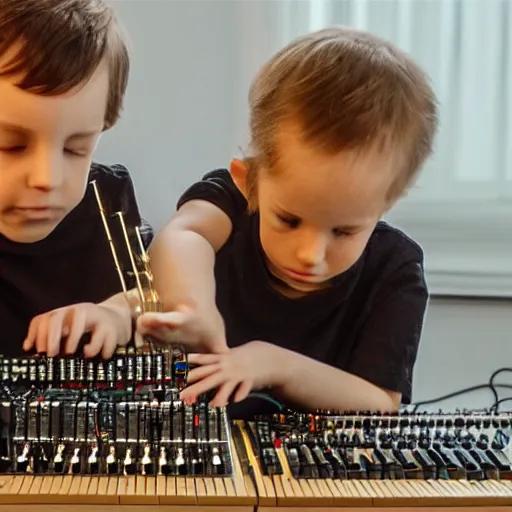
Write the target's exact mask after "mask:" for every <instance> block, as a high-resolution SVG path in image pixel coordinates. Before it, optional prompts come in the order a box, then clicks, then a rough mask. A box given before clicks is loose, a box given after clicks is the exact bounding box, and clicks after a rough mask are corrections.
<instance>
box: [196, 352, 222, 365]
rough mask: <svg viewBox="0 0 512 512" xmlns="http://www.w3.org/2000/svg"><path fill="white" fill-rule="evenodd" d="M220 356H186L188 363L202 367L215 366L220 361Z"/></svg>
mask: <svg viewBox="0 0 512 512" xmlns="http://www.w3.org/2000/svg"><path fill="white" fill-rule="evenodd" d="M221 359H222V355H221V354H189V355H188V362H189V363H191V364H198V365H204V364H209V365H210V364H215V363H218V362H219V361H221Z"/></svg>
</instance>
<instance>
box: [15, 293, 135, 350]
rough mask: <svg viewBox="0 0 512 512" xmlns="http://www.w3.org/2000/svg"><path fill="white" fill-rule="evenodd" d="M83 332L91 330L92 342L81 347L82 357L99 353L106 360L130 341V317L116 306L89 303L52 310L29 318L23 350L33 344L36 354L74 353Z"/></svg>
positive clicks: (29, 348) (31, 346)
mask: <svg viewBox="0 0 512 512" xmlns="http://www.w3.org/2000/svg"><path fill="white" fill-rule="evenodd" d="M85 333H91V341H90V343H88V344H86V345H85V346H84V349H83V353H84V356H85V357H94V356H96V355H98V354H99V353H100V352H101V354H102V356H103V357H104V358H105V359H107V358H109V357H112V355H113V353H114V351H115V350H116V348H117V346H119V345H126V344H127V343H128V342H129V341H130V338H131V334H132V332H131V319H130V318H128V317H127V316H126V315H123V314H122V313H121V312H120V311H117V310H116V309H115V308H110V307H108V306H103V305H99V304H92V303H81V304H74V305H72V306H66V307H63V308H59V309H55V310H53V311H49V312H47V313H43V314H41V315H38V316H36V317H34V318H33V319H32V321H31V322H30V326H29V329H28V334H27V338H26V339H25V341H24V343H23V349H24V350H31V349H32V348H34V347H35V348H36V350H37V352H38V353H45V354H46V355H47V356H48V357H54V356H56V355H58V354H59V353H61V352H64V353H65V354H74V353H75V352H76V350H77V348H78V344H79V342H80V339H81V337H82V336H83V335H84V334H85ZM63 338H65V342H64V345H63V347H62V349H61V343H62V339H63Z"/></svg>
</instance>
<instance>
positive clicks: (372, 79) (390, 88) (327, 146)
mask: <svg viewBox="0 0 512 512" xmlns="http://www.w3.org/2000/svg"><path fill="white" fill-rule="evenodd" d="M249 104H250V131H251V146H250V149H251V154H250V155H249V156H250V158H249V159H248V160H247V163H248V167H249V176H248V191H247V192H248V196H249V198H251V197H254V194H255V192H256V188H255V183H256V175H257V169H258V168H260V167H261V166H263V167H265V168H267V169H269V170H271V169H272V167H273V166H275V164H276V161H277V159H278V155H277V154H276V153H277V149H276V131H277V130H278V129H279V127H280V126H282V125H283V123H286V122H293V123H297V125H298V127H299V129H300V131H301V133H302V136H303V141H304V142H305V143H307V144H312V145H314V146H315V147H318V148H319V149H321V150H323V151H325V152H326V153H327V154H333V155H334V154H337V153H339V152H341V151H343V150H347V149H348V150H357V151H361V150H365V149H370V148H374V147H377V148H379V149H380V150H383V149H385V148H389V149H391V151H392V152H393V154H397V155H399V156H400V158H401V160H400V166H399V169H398V170H397V176H396V178H395V180H394V183H393V184H392V186H391V190H389V192H388V198H389V200H390V201H392V200H394V199H396V198H398V197H399V196H400V195H401V194H403V193H404V192H405V190H406V189H407V188H408V187H409V186H410V185H411V183H412V182H413V181H414V178H415V177H416V176H417V174H418V172H419V170H420V168H421V166H422V165H423V163H424V162H425V160H426V159H427V158H428V156H429V155H430V154H431V152H432V146H433V139H434V135H435V132H436V129H437V115H438V114H437V101H436V98H435V95H434V93H433V91H432V89H431V87H430V85H429V82H428V79H427V77H426V75H425V73H424V72H423V71H422V69H421V68H420V67H419V66H418V65H417V64H415V63H414V61H413V60H412V59H411V58H410V57H409V56H408V55H406V54H405V53H404V52H403V51H401V50H400V49H398V48H396V47H395V46H394V45H392V44H391V43H389V42H387V41H384V40H382V39H380V38H379V37H377V36H374V35H372V34H368V33H366V32H362V31H359V30H355V29H352V28H346V27H334V28H329V29H323V30H320V31H317V32H313V33H311V34H308V35H305V36H302V37H299V38H298V39H296V40H294V41H292V42H291V43H290V44H288V45H287V46H286V47H285V48H283V49H282V50H280V51H279V52H278V53H277V54H275V55H274V56H273V57H272V58H271V59H270V61H268V62H267V63H266V64H265V65H264V66H263V68H262V69H261V70H260V72H259V74H258V75H257V76H256V78H255V80H254V82H253V83H252V85H251V89H250V93H249ZM250 202H252V201H250ZM251 206H252V208H254V205H251Z"/></svg>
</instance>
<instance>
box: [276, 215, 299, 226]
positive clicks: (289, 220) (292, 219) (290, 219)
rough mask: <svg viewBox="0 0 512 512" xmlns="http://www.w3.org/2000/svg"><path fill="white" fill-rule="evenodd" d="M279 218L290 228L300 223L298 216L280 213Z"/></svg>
mask: <svg viewBox="0 0 512 512" xmlns="http://www.w3.org/2000/svg"><path fill="white" fill-rule="evenodd" d="M278 218H279V220H280V221H281V222H282V223H283V224H286V226H288V227H289V228H297V227H299V224H300V219H297V218H296V217H286V216H283V215H278Z"/></svg>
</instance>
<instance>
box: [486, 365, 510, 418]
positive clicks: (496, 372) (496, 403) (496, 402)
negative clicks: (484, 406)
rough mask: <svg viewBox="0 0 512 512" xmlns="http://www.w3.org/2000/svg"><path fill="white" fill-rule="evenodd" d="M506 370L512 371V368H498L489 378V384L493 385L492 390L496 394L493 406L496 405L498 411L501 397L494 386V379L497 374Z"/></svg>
mask: <svg viewBox="0 0 512 512" xmlns="http://www.w3.org/2000/svg"><path fill="white" fill-rule="evenodd" d="M504 372H512V368H499V369H498V370H496V371H495V372H493V374H492V375H491V378H490V379H489V386H490V387H491V391H492V393H493V395H494V404H493V407H496V412H498V407H499V402H500V399H499V396H498V392H497V391H496V389H495V386H494V379H495V378H496V376H497V375H499V374H500V373H504Z"/></svg>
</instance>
